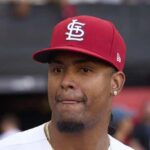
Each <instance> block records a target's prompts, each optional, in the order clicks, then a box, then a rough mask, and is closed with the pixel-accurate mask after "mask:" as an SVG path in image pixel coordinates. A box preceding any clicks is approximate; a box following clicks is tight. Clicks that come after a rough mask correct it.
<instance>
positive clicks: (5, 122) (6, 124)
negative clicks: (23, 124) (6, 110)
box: [0, 114, 20, 139]
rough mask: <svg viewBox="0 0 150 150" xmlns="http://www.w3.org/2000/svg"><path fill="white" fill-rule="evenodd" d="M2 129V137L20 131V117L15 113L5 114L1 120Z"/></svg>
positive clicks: (0, 127)
mask: <svg viewBox="0 0 150 150" xmlns="http://www.w3.org/2000/svg"><path fill="white" fill-rule="evenodd" d="M0 130H1V135H0V139H4V138H6V137H8V136H11V135H13V134H15V133H18V132H20V121H19V119H18V118H17V117H16V116H15V115H13V114H7V115H4V116H3V117H2V118H1V121H0Z"/></svg>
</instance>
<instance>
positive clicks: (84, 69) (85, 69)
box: [80, 68, 91, 73]
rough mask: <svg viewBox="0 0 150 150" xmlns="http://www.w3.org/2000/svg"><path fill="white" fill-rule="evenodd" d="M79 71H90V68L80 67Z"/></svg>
mask: <svg viewBox="0 0 150 150" xmlns="http://www.w3.org/2000/svg"><path fill="white" fill-rule="evenodd" d="M80 71H81V72H83V73H88V72H91V69H90V68H80Z"/></svg>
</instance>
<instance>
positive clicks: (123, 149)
mask: <svg viewBox="0 0 150 150" xmlns="http://www.w3.org/2000/svg"><path fill="white" fill-rule="evenodd" d="M109 137H110V145H111V149H112V150H116V149H117V150H134V149H133V148H131V147H129V146H127V145H125V144H123V143H121V142H120V141H118V140H117V139H115V138H113V137H112V136H109Z"/></svg>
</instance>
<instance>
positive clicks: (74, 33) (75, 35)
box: [65, 19, 85, 41]
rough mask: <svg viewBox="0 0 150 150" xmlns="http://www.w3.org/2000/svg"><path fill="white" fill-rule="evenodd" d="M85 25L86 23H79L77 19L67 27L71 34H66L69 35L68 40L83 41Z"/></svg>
mask: <svg viewBox="0 0 150 150" xmlns="http://www.w3.org/2000/svg"><path fill="white" fill-rule="evenodd" d="M84 25H85V24H84V23H81V22H78V20H77V19H73V20H72V22H71V23H69V24H68V26H67V29H68V30H69V32H66V33H65V34H66V35H68V36H67V38H66V40H74V41H83V35H84V31H83V30H82V27H83V26H84Z"/></svg>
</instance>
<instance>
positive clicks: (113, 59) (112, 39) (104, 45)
mask: <svg viewBox="0 0 150 150" xmlns="http://www.w3.org/2000/svg"><path fill="white" fill-rule="evenodd" d="M57 50H62V51H64V50H65V51H66V50H67V51H72V52H80V53H84V54H87V55H90V56H94V57H96V58H99V59H102V60H104V61H106V62H108V63H110V64H112V65H113V66H114V67H115V68H116V69H117V70H120V71H122V70H123V68H124V63H125V54H126V46H125V43H124V40H123V38H122V37H121V35H120V34H119V32H118V31H117V29H116V28H115V26H114V25H113V24H112V23H111V22H109V21H107V20H104V19H100V18H96V17H93V16H76V17H72V18H68V19H65V20H63V21H61V22H60V23H58V24H57V25H56V26H55V28H54V30H53V33H52V38H51V42H50V47H49V48H46V49H42V50H39V51H37V52H36V53H34V54H33V59H34V60H36V61H39V62H43V63H45V62H49V61H50V60H49V59H50V55H51V52H53V51H57Z"/></svg>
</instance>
